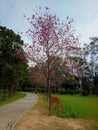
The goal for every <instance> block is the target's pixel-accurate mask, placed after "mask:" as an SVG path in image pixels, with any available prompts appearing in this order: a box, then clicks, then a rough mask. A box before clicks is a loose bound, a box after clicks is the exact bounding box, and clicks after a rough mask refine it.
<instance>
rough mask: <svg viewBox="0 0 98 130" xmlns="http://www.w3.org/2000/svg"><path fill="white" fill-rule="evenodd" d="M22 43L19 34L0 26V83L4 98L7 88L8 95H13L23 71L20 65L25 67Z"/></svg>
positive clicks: (25, 61)
mask: <svg viewBox="0 0 98 130" xmlns="http://www.w3.org/2000/svg"><path fill="white" fill-rule="evenodd" d="M22 45H23V41H22V40H21V37H20V36H19V35H17V34H15V33H14V32H13V31H12V30H10V29H7V28H6V27H3V26H0V73H1V77H0V83H1V85H2V86H3V87H2V88H3V90H4V93H3V99H4V100H5V98H6V94H7V91H8V90H9V92H10V95H13V93H14V89H15V87H16V86H17V85H18V83H19V80H20V79H21V76H22V73H23V71H24V70H23V69H22V67H23V66H24V67H25V69H26V68H27V60H26V56H25V53H24V51H23V49H22Z"/></svg>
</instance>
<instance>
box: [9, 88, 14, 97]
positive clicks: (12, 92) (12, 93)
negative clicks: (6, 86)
mask: <svg viewBox="0 0 98 130" xmlns="http://www.w3.org/2000/svg"><path fill="white" fill-rule="evenodd" d="M9 96H10V97H12V96H14V87H13V86H11V88H10V93H9Z"/></svg>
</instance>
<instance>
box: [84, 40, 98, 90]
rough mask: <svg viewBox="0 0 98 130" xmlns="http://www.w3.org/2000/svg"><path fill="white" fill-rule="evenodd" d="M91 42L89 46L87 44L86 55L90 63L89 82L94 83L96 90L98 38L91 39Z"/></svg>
mask: <svg viewBox="0 0 98 130" xmlns="http://www.w3.org/2000/svg"><path fill="white" fill-rule="evenodd" d="M90 40H91V42H90V43H89V44H85V54H86V58H87V61H88V66H89V71H88V74H89V80H90V81H91V83H92V87H91V88H92V89H93V88H94V79H95V75H96V74H97V72H98V69H97V66H98V62H97V60H98V37H91V38H90Z"/></svg>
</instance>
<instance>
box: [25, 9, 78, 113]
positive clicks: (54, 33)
mask: <svg viewBox="0 0 98 130" xmlns="http://www.w3.org/2000/svg"><path fill="white" fill-rule="evenodd" d="M39 12H42V10H41V8H39ZM25 17H26V16H25ZM27 19H28V21H29V23H30V24H31V26H32V27H31V28H30V29H29V30H28V31H27V34H28V36H29V37H30V38H31V39H32V44H31V45H29V47H27V44H25V45H24V46H26V52H27V55H28V58H29V60H31V61H32V62H34V63H36V64H37V65H38V64H41V63H43V62H46V66H45V67H46V73H47V75H46V80H47V90H48V95H49V104H50V105H49V115H51V114H52V106H51V105H52V104H51V87H50V86H51V85H50V84H51V74H52V73H51V71H52V68H51V67H52V65H51V64H52V62H53V60H54V62H55V58H54V59H52V58H51V57H63V56H64V53H65V52H64V51H63V50H64V49H65V48H66V47H67V46H70V45H72V44H73V45H74V44H76V43H77V41H78V40H77V38H76V37H75V36H74V35H73V33H74V30H73V28H72V26H71V23H72V22H73V19H70V18H69V17H67V18H66V19H65V22H64V23H62V22H60V19H59V18H58V17H57V16H56V15H55V14H52V13H51V12H50V11H49V8H48V7H45V12H44V13H42V14H41V13H40V14H39V13H35V14H33V15H32V18H27Z"/></svg>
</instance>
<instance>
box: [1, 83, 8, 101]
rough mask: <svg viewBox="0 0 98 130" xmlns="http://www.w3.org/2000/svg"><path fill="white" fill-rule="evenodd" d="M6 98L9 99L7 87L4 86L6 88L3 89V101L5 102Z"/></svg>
mask: <svg viewBox="0 0 98 130" xmlns="http://www.w3.org/2000/svg"><path fill="white" fill-rule="evenodd" d="M6 97H7V86H4V88H3V97H2V100H3V101H5V100H6Z"/></svg>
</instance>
